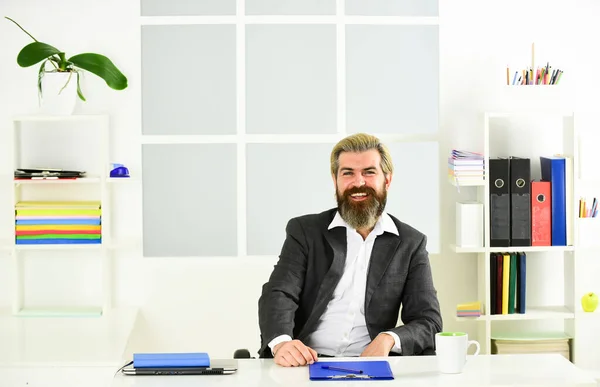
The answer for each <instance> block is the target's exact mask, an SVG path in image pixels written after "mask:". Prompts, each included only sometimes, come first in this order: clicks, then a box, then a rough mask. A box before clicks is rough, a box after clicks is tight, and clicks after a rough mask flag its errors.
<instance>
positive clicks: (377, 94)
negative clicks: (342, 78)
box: [346, 25, 439, 134]
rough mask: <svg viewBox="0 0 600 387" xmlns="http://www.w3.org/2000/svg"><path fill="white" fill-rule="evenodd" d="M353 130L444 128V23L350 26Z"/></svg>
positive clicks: (349, 121)
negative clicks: (441, 35)
mask: <svg viewBox="0 0 600 387" xmlns="http://www.w3.org/2000/svg"><path fill="white" fill-rule="evenodd" d="M346 31H347V35H346V58H347V65H346V75H347V77H346V102H347V107H346V118H347V128H348V131H349V132H375V133H403V134H412V133H432V132H437V130H438V89H439V70H438V62H439V58H438V51H439V43H438V27H437V26H369V25H352V26H347V27H346Z"/></svg>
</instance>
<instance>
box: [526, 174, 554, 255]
mask: <svg viewBox="0 0 600 387" xmlns="http://www.w3.org/2000/svg"><path fill="white" fill-rule="evenodd" d="M550 185H551V184H550V182H549V181H532V182H531V245H532V246H552V206H551V203H552V193H551V187H550Z"/></svg>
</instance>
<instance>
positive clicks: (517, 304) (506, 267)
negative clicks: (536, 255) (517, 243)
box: [490, 252, 527, 314]
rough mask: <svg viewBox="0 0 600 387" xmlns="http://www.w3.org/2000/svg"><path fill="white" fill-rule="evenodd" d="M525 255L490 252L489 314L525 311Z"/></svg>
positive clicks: (520, 312) (521, 312)
mask: <svg viewBox="0 0 600 387" xmlns="http://www.w3.org/2000/svg"><path fill="white" fill-rule="evenodd" d="M526 263H527V256H526V254H525V253H524V252H511V253H490V301H491V305H490V314H514V313H519V314H523V313H526V310H527V309H526V304H525V300H526V292H527V286H526V285H527V283H526V278H527V273H526V271H527V270H526V267H527V266H526Z"/></svg>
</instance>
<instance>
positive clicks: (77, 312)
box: [16, 306, 102, 317]
mask: <svg viewBox="0 0 600 387" xmlns="http://www.w3.org/2000/svg"><path fill="white" fill-rule="evenodd" d="M16 315H17V316H19V317H100V316H102V308H101V307H99V306H98V307H95V306H87V307H86V306H82V307H40V308H23V309H21V310H19V311H18V312H17V313H16Z"/></svg>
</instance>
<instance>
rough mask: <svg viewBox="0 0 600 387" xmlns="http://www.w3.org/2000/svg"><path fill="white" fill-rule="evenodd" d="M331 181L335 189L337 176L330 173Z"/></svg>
mask: <svg viewBox="0 0 600 387" xmlns="http://www.w3.org/2000/svg"><path fill="white" fill-rule="evenodd" d="M331 179H332V180H333V188H335V189H337V176H336V175H335V174H333V173H332V174H331Z"/></svg>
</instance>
